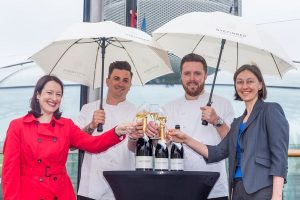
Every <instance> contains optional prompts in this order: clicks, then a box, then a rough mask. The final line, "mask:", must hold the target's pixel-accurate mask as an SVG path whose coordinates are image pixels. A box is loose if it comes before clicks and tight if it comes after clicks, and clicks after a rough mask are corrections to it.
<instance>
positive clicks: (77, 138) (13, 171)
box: [2, 114, 125, 200]
mask: <svg viewBox="0 0 300 200" xmlns="http://www.w3.org/2000/svg"><path fill="white" fill-rule="evenodd" d="M124 138H125V136H123V137H122V138H118V137H117V135H116V134H115V132H114V129H111V130H109V131H107V132H106V133H104V134H101V135H99V136H91V135H89V134H87V133H85V132H83V131H81V130H80V129H79V128H78V127H77V126H76V125H75V124H74V123H73V122H72V120H70V119H66V118H60V119H59V120H57V119H55V118H54V117H53V119H52V121H51V122H50V123H47V124H41V123H39V122H38V121H37V119H36V118H35V117H34V116H33V115H32V114H27V115H25V116H24V117H22V118H19V119H15V120H13V121H12V122H11V123H10V125H9V128H8V131H7V135H6V139H5V143H4V147H3V154H4V160H3V171H2V191H3V197H4V199H5V200H33V199H44V200H46V199H59V200H75V199H76V198H75V193H74V189H73V186H72V183H71V180H70V178H69V176H68V174H67V171H66V167H65V165H66V161H67V158H68V152H69V149H70V147H75V148H78V149H82V150H85V151H89V152H91V153H99V152H102V151H105V150H107V149H108V148H109V147H111V146H113V145H115V144H117V143H119V142H120V141H122V140H123V139H124Z"/></svg>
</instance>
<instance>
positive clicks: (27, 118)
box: [23, 113, 64, 125]
mask: <svg viewBox="0 0 300 200" xmlns="http://www.w3.org/2000/svg"><path fill="white" fill-rule="evenodd" d="M23 121H24V122H25V123H35V122H38V119H37V118H35V116H33V114H31V113H28V114H27V115H25V116H24V117H23ZM53 122H54V123H57V124H60V125H64V122H63V120H61V118H60V119H56V118H55V117H54V115H53V116H52V119H51V122H50V123H53Z"/></svg>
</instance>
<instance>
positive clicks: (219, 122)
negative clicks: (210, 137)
mask: <svg viewBox="0 0 300 200" xmlns="http://www.w3.org/2000/svg"><path fill="white" fill-rule="evenodd" d="M224 123H225V122H224V120H223V119H222V118H221V117H218V120H217V123H215V124H214V126H215V127H220V126H222V125H223V124H224Z"/></svg>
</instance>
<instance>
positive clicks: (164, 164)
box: [154, 158, 169, 170]
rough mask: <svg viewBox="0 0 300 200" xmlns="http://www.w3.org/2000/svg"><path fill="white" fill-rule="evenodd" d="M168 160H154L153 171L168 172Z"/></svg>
mask: <svg viewBox="0 0 300 200" xmlns="http://www.w3.org/2000/svg"><path fill="white" fill-rule="evenodd" d="M168 163H169V162H168V158H155V165H154V166H155V170H169V165H168Z"/></svg>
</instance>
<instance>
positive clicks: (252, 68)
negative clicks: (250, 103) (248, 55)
mask: <svg viewBox="0 0 300 200" xmlns="http://www.w3.org/2000/svg"><path fill="white" fill-rule="evenodd" d="M245 70H248V71H250V72H251V73H253V74H254V75H255V76H256V78H257V79H258V81H259V82H261V83H262V88H261V90H259V91H258V99H266V98H267V87H266V84H265V81H264V78H263V75H262V73H261V71H260V69H259V68H258V66H256V65H254V64H252V65H250V64H246V65H243V66H241V67H240V68H238V69H237V70H236V72H235V73H234V75H233V82H234V90H235V94H234V99H235V100H239V101H242V99H241V97H240V96H239V95H238V93H237V91H236V78H237V76H238V75H239V74H240V73H241V72H243V71H245Z"/></svg>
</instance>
